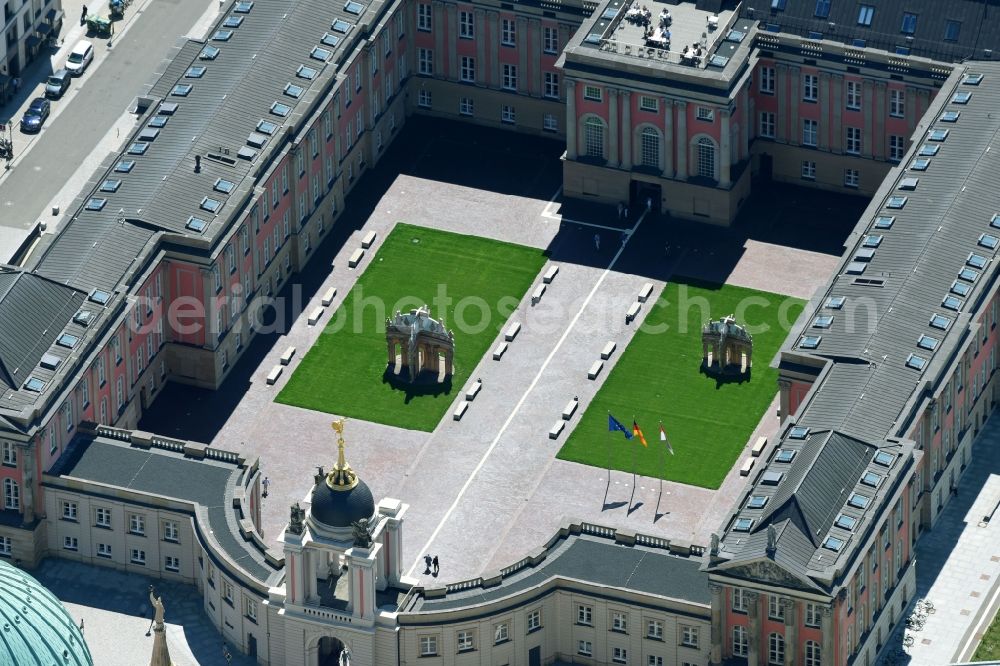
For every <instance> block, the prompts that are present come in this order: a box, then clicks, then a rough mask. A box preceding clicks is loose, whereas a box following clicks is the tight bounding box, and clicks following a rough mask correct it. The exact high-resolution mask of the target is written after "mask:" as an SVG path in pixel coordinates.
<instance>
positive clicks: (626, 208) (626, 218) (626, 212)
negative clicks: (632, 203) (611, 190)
mask: <svg viewBox="0 0 1000 666" xmlns="http://www.w3.org/2000/svg"><path fill="white" fill-rule="evenodd" d="M623 219H624V220H625V221H626V222H628V206H625V217H624V218H623Z"/></svg>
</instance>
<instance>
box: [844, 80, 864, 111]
mask: <svg viewBox="0 0 1000 666" xmlns="http://www.w3.org/2000/svg"><path fill="white" fill-rule="evenodd" d="M847 108H848V109H849V110H851V111H860V110H861V82H860V81H848V82H847Z"/></svg>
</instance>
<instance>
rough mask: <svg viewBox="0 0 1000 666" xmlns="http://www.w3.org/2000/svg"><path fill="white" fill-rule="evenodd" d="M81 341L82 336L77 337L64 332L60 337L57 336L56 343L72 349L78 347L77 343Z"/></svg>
mask: <svg viewBox="0 0 1000 666" xmlns="http://www.w3.org/2000/svg"><path fill="white" fill-rule="evenodd" d="M79 341H80V338H78V337H76V336H75V335H73V334H71V333H63V334H62V335H60V336H59V337H58V338H56V344H57V345H59V346H60V347H66V348H67V349H72V348H73V347H76V343H78V342H79Z"/></svg>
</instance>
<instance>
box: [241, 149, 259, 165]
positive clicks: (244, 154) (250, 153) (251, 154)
mask: <svg viewBox="0 0 1000 666" xmlns="http://www.w3.org/2000/svg"><path fill="white" fill-rule="evenodd" d="M236 157H238V158H240V159H241V160H246V161H247V162H250V161H252V160H253V158H255V157H257V151H256V150H254V149H253V148H251V147H249V146H243V147H242V148H240V149H239V150H237V151H236Z"/></svg>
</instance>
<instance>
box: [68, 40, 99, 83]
mask: <svg viewBox="0 0 1000 666" xmlns="http://www.w3.org/2000/svg"><path fill="white" fill-rule="evenodd" d="M93 60H94V45H93V44H91V43H90V42H88V41H87V40H85V39H84V40H80V41H79V42H77V43H76V46H74V47H73V50H72V51H70V52H69V57H67V58H66V69H68V70H69V71H70V73H71V74H73V76H80V75H81V74H83V73H84V72H85V71H87V67H88V66H89V65H90V63H91V62H92V61H93Z"/></svg>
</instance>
